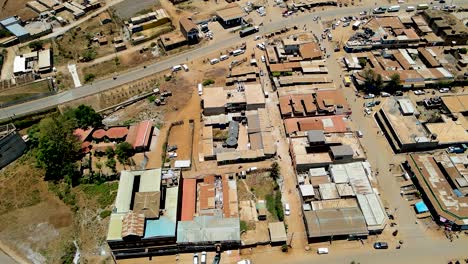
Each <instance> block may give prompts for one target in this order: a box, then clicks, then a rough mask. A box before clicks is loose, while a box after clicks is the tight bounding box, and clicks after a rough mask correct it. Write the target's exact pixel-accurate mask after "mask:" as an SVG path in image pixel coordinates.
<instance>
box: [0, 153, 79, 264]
mask: <svg viewBox="0 0 468 264" xmlns="http://www.w3.org/2000/svg"><path fill="white" fill-rule="evenodd" d="M43 173H44V172H43V171H41V170H39V169H37V168H35V167H34V164H33V162H32V159H31V157H30V155H29V154H25V156H23V157H22V158H20V159H19V160H18V161H16V162H15V163H13V164H12V165H11V166H9V167H7V168H6V169H5V170H3V171H2V172H1V173H0V186H1V188H0V195H1V197H2V202H1V203H0V240H2V242H4V243H5V244H7V245H8V246H10V247H11V248H13V249H16V250H17V251H18V252H19V253H20V254H21V255H24V256H26V257H27V258H28V259H29V260H30V261H33V260H37V261H40V262H46V260H47V262H49V263H57V262H58V260H59V259H60V257H61V256H62V252H63V244H64V243H65V242H66V241H67V240H69V239H70V235H71V233H72V230H73V214H72V212H71V210H70V209H69V207H68V206H66V205H65V204H63V202H61V201H60V200H59V199H58V198H57V197H56V196H55V195H54V194H52V193H50V192H49V191H48V186H47V183H46V182H44V181H43V179H42V177H43Z"/></svg>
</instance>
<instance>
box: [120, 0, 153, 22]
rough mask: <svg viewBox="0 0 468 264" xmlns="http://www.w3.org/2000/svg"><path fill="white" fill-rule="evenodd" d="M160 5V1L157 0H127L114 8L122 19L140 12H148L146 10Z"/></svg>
mask: <svg viewBox="0 0 468 264" xmlns="http://www.w3.org/2000/svg"><path fill="white" fill-rule="evenodd" d="M159 5H160V4H159V1H157V0H139V1H134V0H125V1H122V2H121V3H119V4H117V5H115V6H114V7H113V9H114V10H115V12H116V14H117V15H118V16H119V17H121V18H122V19H129V18H130V17H132V16H135V15H137V14H138V13H147V12H146V11H148V10H149V9H152V8H155V7H158V6H159Z"/></svg>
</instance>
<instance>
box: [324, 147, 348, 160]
mask: <svg viewBox="0 0 468 264" xmlns="http://www.w3.org/2000/svg"><path fill="white" fill-rule="evenodd" d="M330 151H331V153H332V155H333V159H334V160H351V159H353V156H354V150H353V148H351V146H349V145H340V146H331V147H330Z"/></svg>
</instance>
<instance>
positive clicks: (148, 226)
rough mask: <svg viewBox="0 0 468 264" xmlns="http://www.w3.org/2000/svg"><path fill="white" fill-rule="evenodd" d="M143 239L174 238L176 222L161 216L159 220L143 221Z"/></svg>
mask: <svg viewBox="0 0 468 264" xmlns="http://www.w3.org/2000/svg"><path fill="white" fill-rule="evenodd" d="M145 222H146V223H145V236H144V237H143V239H145V238H153V237H175V233H176V222H174V221H172V220H171V219H169V218H168V217H166V216H161V217H160V218H159V219H153V220H146V221H145Z"/></svg>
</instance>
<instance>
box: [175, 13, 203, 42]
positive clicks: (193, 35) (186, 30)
mask: <svg viewBox="0 0 468 264" xmlns="http://www.w3.org/2000/svg"><path fill="white" fill-rule="evenodd" d="M179 26H180V31H181V32H182V35H184V37H185V39H186V40H187V42H188V43H197V42H198V34H199V31H198V27H197V25H196V24H195V23H193V21H192V20H190V19H188V18H186V17H182V18H181V19H180V20H179Z"/></svg>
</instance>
